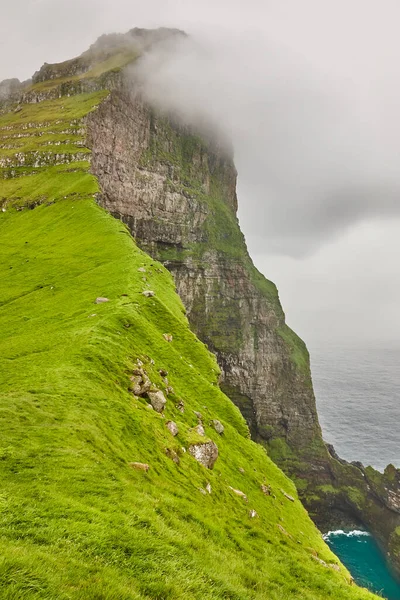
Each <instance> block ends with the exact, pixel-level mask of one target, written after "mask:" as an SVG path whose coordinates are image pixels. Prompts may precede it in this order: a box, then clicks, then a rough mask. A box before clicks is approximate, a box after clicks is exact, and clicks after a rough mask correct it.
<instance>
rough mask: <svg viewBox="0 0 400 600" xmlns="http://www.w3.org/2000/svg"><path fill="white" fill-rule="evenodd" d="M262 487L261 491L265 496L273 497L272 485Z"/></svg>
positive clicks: (262, 485)
mask: <svg viewBox="0 0 400 600" xmlns="http://www.w3.org/2000/svg"><path fill="white" fill-rule="evenodd" d="M260 487H261V491H262V493H263V494H265V495H266V496H270V495H271V486H270V485H264V484H263V483H262V484H261V486H260Z"/></svg>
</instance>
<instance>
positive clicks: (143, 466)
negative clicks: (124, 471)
mask: <svg viewBox="0 0 400 600" xmlns="http://www.w3.org/2000/svg"><path fill="white" fill-rule="evenodd" d="M129 466H130V467H132V469H136V470H137V471H146V473H147V471H148V470H149V469H150V466H149V465H148V464H147V463H141V462H131V463H129Z"/></svg>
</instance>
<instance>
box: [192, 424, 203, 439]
mask: <svg viewBox="0 0 400 600" xmlns="http://www.w3.org/2000/svg"><path fill="white" fill-rule="evenodd" d="M193 431H195V432H196V433H197V434H198V435H201V436H202V437H204V436H205V435H206V432H205V431H204V427H203V425H202V424H201V423H199V424H198V425H196V427H194V429H193Z"/></svg>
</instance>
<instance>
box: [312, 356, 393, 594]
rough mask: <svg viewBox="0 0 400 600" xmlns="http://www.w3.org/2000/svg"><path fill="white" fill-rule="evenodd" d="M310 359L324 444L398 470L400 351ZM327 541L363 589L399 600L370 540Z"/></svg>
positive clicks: (351, 536)
mask: <svg viewBox="0 0 400 600" xmlns="http://www.w3.org/2000/svg"><path fill="white" fill-rule="evenodd" d="M310 355H311V370H312V376H313V382H314V390H315V395H316V399H317V408H318V413H319V419H320V423H321V427H322V431H323V436H324V439H325V441H327V442H329V443H331V444H333V445H334V447H335V449H336V451H337V453H338V454H339V455H340V456H341V457H342V458H344V459H346V460H349V461H352V460H358V461H361V462H362V463H363V464H364V465H371V466H373V467H375V468H376V469H378V470H380V471H383V469H384V468H385V466H386V465H387V464H389V463H392V464H394V465H395V466H396V467H399V468H400V444H399V442H400V435H399V430H398V424H399V422H400V369H399V366H400V347H399V348H395V347H393V346H388V347H380V348H378V347H366V346H365V347H363V348H360V347H349V346H341V347H338V346H337V345H329V346H328V345H315V346H312V347H310ZM325 539H326V541H327V543H328V544H329V546H330V547H331V548H332V550H333V551H334V552H335V553H336V554H337V556H338V557H339V558H340V559H341V561H342V562H343V564H345V565H346V567H347V568H348V569H349V571H350V573H351V574H352V576H353V577H354V579H355V581H356V582H357V583H358V584H359V585H361V586H364V587H368V588H370V589H371V591H374V592H378V593H380V594H381V595H382V596H383V597H384V598H387V599H388V600H400V583H399V582H398V581H396V579H395V578H394V577H393V575H392V573H391V572H390V570H389V569H388V567H387V564H386V562H385V559H384V556H383V554H382V553H381V551H380V550H379V548H378V546H377V544H376V542H375V541H374V539H373V538H372V537H371V536H370V535H368V534H367V533H366V532H362V531H353V532H344V531H340V530H339V531H336V532H330V534H328V535H327V536H325Z"/></svg>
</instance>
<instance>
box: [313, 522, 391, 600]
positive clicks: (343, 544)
mask: <svg viewBox="0 0 400 600" xmlns="http://www.w3.org/2000/svg"><path fill="white" fill-rule="evenodd" d="M324 538H325V540H326V541H327V542H328V544H329V546H330V547H331V548H332V550H333V551H334V552H335V554H336V555H337V556H338V557H339V558H340V560H341V561H342V562H343V563H344V564H345V565H346V567H347V568H348V569H349V571H350V572H351V574H352V575H353V577H354V579H355V581H356V583H358V585H361V586H363V587H366V588H368V589H370V590H371V591H372V592H375V593H377V594H380V595H381V596H382V597H383V598H387V600H399V599H400V583H399V582H398V581H397V580H396V579H395V578H394V577H393V575H392V573H391V572H390V570H389V569H388V566H387V564H386V561H385V558H384V556H383V554H382V552H381V551H380V549H379V547H378V545H377V543H376V542H375V540H374V538H373V537H372V536H371V535H369V534H368V533H367V532H366V531H349V532H345V531H342V530H338V531H331V532H329V533H328V534H326V535H325V536H324Z"/></svg>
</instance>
